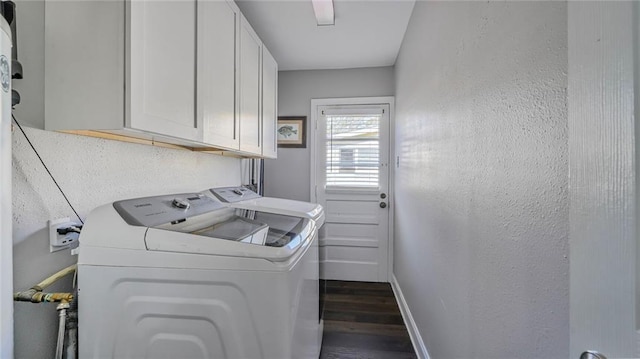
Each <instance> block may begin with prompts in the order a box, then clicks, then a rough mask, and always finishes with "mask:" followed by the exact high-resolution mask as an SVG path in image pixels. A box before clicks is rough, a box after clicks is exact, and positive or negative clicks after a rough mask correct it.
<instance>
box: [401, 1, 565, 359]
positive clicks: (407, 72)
mask: <svg viewBox="0 0 640 359" xmlns="http://www.w3.org/2000/svg"><path fill="white" fill-rule="evenodd" d="M566 6H567V5H566V3H563V2H417V3H416V6H415V8H414V11H413V15H412V18H411V22H410V24H409V27H408V30H407V34H406V35H405V39H404V42H403V45H402V49H401V52H400V55H399V57H398V61H397V63H396V125H397V129H396V131H397V132H396V146H397V153H398V154H399V156H400V166H399V168H398V169H397V172H396V201H395V208H396V216H395V223H396V231H395V260H394V263H395V265H394V273H395V275H396V277H397V279H398V282H399V285H400V288H401V289H402V291H403V293H404V295H405V297H406V301H407V303H408V306H409V309H410V311H411V312H412V314H413V316H414V318H415V321H416V323H417V327H418V329H419V332H420V334H421V337H422V339H423V340H424V342H425V344H426V348H427V350H428V351H429V353H430V355H431V357H432V358H436V359H439V358H443V359H444V358H447V359H448V358H567V357H568V354H569V345H568V343H569V324H568V323H569V290H568V288H569V276H568V270H569V259H568V254H569V249H568V228H569V223H568V218H569V217H568V213H569V212H568V208H569V206H568V203H569V202H568V189H567V181H568V178H567V174H568V162H567V161H568V160H567V151H568V150H567V109H566V86H567V48H566V46H567V10H566Z"/></svg>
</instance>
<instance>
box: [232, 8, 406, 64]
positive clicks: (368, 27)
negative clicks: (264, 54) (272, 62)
mask: <svg viewBox="0 0 640 359" xmlns="http://www.w3.org/2000/svg"><path fill="white" fill-rule="evenodd" d="M236 3H237V4H238V7H240V10H241V11H242V13H243V14H244V15H245V16H246V17H247V19H248V20H249V22H250V23H251V26H252V27H253V28H254V30H256V32H257V33H258V36H260V38H261V39H262V41H263V42H264V43H265V44H266V46H267V48H269V51H270V52H271V54H272V55H273V57H274V58H275V59H276V61H277V62H278V66H279V70H280V71H286V70H310V69H343V68H354V67H377V66H391V65H393V64H394V63H395V61H396V57H397V56H398V51H399V50H400V45H401V44H402V39H403V37H404V33H405V30H406V29H407V24H408V23H409V18H410V17H411V12H412V10H413V5H414V3H415V0H368V1H366V0H333V3H334V9H335V25H334V26H317V25H316V19H315V15H314V13H313V7H312V5H311V0H288V1H282V0H280V1H277V0H237V1H236Z"/></svg>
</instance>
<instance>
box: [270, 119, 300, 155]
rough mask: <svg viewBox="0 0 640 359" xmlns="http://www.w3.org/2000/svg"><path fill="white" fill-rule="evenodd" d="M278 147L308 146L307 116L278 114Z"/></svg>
mask: <svg viewBox="0 0 640 359" xmlns="http://www.w3.org/2000/svg"><path fill="white" fill-rule="evenodd" d="M276 136H277V137H278V148H307V116H278V126H277V128H276Z"/></svg>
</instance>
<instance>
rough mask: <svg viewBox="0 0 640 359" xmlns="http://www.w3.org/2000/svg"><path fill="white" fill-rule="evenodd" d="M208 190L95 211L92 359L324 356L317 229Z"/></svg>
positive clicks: (85, 285) (88, 228)
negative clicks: (231, 203) (242, 206)
mask: <svg viewBox="0 0 640 359" xmlns="http://www.w3.org/2000/svg"><path fill="white" fill-rule="evenodd" d="M241 212H243V211H240V210H236V209H233V208H228V207H225V206H224V205H222V204H221V203H220V202H218V201H215V200H213V199H212V198H210V197H208V196H205V195H203V194H200V193H186V194H178V195H167V196H158V197H147V198H139V199H131V200H124V201H118V202H115V203H113V204H109V205H105V206H101V207H98V208H96V209H95V210H93V211H92V212H91V213H90V214H89V216H88V218H87V220H86V223H85V225H84V227H83V229H82V233H81V235H80V247H79V258H78V301H79V315H78V316H79V328H78V329H79V330H78V331H79V353H80V357H81V358H99V357H100V358H101V357H109V358H265V359H282V358H317V357H318V355H319V351H320V347H319V344H318V343H317V341H316V338H317V335H318V330H319V323H318V290H317V283H318V245H317V228H316V225H315V223H314V221H312V220H309V219H308V218H302V217H294V216H282V215H278V214H274V213H262V212H260V211H256V212H254V213H253V214H252V215H251V216H245V215H242V213H241Z"/></svg>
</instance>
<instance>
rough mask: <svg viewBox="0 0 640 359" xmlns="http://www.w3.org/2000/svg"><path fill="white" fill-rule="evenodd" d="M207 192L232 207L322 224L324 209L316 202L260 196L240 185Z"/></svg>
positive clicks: (319, 225) (212, 189)
mask: <svg viewBox="0 0 640 359" xmlns="http://www.w3.org/2000/svg"><path fill="white" fill-rule="evenodd" d="M203 192H207V191H203ZM208 194H211V195H213V196H214V197H215V198H217V199H219V200H220V201H222V202H224V203H228V204H229V206H231V207H234V208H242V209H247V210H254V211H267V212H272V213H278V214H284V215H289V216H298V217H305V218H309V219H313V220H314V222H316V226H317V227H318V228H320V227H322V225H323V224H324V218H325V216H324V209H323V208H322V206H321V205H319V204H317V203H309V202H302V201H294V200H290V199H284V198H274V197H262V196H260V195H259V194H257V193H255V192H253V191H252V190H250V189H248V188H245V187H241V186H238V187H219V188H211V189H210V190H209V191H208Z"/></svg>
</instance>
